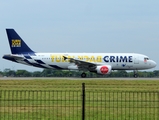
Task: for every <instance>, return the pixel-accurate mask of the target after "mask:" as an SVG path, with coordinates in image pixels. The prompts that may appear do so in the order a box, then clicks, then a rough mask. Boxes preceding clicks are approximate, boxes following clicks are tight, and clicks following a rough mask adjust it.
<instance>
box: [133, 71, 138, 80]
mask: <svg viewBox="0 0 159 120" xmlns="http://www.w3.org/2000/svg"><path fill="white" fill-rule="evenodd" d="M137 77H138V74H137V70H134V78H137Z"/></svg>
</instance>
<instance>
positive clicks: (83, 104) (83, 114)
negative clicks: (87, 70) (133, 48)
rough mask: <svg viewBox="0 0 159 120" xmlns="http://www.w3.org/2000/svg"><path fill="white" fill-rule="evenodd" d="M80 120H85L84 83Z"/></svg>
mask: <svg viewBox="0 0 159 120" xmlns="http://www.w3.org/2000/svg"><path fill="white" fill-rule="evenodd" d="M82 120H85V83H82Z"/></svg>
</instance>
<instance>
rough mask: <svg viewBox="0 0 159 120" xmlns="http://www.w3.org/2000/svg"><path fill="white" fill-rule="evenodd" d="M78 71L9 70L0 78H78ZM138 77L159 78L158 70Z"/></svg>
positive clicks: (123, 73)
mask: <svg viewBox="0 0 159 120" xmlns="http://www.w3.org/2000/svg"><path fill="white" fill-rule="evenodd" d="M81 73H82V72H80V71H68V70H67V71H65V70H53V69H43V70H42V71H34V72H29V71H27V70H16V71H15V70H11V69H4V71H0V76H1V77H80V76H81ZM86 74H87V77H92V78H93V77H133V75H134V72H127V71H125V70H118V71H112V73H111V74H109V75H98V74H96V73H91V72H86ZM138 76H139V77H159V70H155V71H138Z"/></svg>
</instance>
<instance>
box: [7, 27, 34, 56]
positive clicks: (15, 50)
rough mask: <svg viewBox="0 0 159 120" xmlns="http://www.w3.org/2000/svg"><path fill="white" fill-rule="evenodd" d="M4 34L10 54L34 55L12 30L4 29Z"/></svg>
mask: <svg viewBox="0 0 159 120" xmlns="http://www.w3.org/2000/svg"><path fill="white" fill-rule="evenodd" d="M6 32H7V36H8V41H9V45H10V49H11V52H12V54H28V53H34V51H32V50H31V49H30V48H29V47H28V46H27V44H26V43H25V42H24V41H23V40H22V39H21V37H20V36H19V35H18V34H17V33H16V31H15V30H14V29H6Z"/></svg>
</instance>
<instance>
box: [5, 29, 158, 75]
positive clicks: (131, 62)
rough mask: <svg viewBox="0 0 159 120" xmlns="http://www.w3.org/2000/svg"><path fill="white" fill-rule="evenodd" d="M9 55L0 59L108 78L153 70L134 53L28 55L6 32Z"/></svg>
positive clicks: (18, 39)
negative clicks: (113, 73)
mask: <svg viewBox="0 0 159 120" xmlns="http://www.w3.org/2000/svg"><path fill="white" fill-rule="evenodd" d="M6 32H7V36H8V40H9V45H10V49H11V52H12V54H7V55H4V56H3V58H4V59H7V60H10V61H13V62H17V63H22V64H26V65H30V66H34V67H39V68H48V69H58V70H79V71H83V73H82V74H81V77H83V78H85V77H86V73H85V72H86V71H90V72H95V73H97V74H101V75H105V74H110V73H111V71H112V70H134V77H138V75H137V70H144V69H150V68H154V67H155V66H156V62H154V61H153V60H150V59H149V57H148V56H146V55H142V54H135V53H37V52H34V51H32V50H31V49H30V48H29V47H28V46H27V44H26V43H25V42H24V41H23V40H22V39H21V37H20V36H19V35H18V34H17V33H16V32H15V31H14V29H6Z"/></svg>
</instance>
